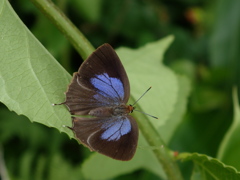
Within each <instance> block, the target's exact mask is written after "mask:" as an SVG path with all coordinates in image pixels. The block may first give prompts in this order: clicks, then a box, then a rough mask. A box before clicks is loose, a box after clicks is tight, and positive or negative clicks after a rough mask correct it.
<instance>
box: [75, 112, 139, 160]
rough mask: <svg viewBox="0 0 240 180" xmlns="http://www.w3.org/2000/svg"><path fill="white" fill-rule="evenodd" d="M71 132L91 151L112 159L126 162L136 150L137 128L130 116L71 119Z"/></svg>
mask: <svg viewBox="0 0 240 180" xmlns="http://www.w3.org/2000/svg"><path fill="white" fill-rule="evenodd" d="M72 129H73V131H74V133H75V136H76V138H77V139H78V140H80V142H81V143H82V144H84V145H85V146H87V147H88V148H89V149H90V150H92V151H97V152H99V153H101V154H104V155H106V156H109V157H111V158H113V159H117V160H122V161H128V160H130V159H132V157H133V156H134V154H135V151H136V148H137V141H138V126H137V123H136V121H135V119H134V118H133V117H131V116H129V115H128V116H114V117H111V118H83V117H73V128H72Z"/></svg>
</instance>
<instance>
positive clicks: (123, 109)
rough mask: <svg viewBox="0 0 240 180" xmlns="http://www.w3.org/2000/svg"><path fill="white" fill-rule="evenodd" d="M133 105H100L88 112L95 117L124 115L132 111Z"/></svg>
mask: <svg viewBox="0 0 240 180" xmlns="http://www.w3.org/2000/svg"><path fill="white" fill-rule="evenodd" d="M132 110H133V107H132V106H127V105H125V104H120V105H118V106H114V107H99V108H95V109H92V110H91V111H90V112H89V113H88V114H89V115H91V116H95V117H111V116H123V115H127V114H129V113H131V112H132Z"/></svg>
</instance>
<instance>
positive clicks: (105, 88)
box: [90, 73, 124, 100]
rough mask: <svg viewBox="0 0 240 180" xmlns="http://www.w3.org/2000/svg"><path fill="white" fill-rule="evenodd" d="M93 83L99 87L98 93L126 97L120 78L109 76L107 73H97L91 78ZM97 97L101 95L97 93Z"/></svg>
mask: <svg viewBox="0 0 240 180" xmlns="http://www.w3.org/2000/svg"><path fill="white" fill-rule="evenodd" d="M90 82H91V83H92V85H93V86H94V87H95V88H96V89H98V90H99V91H98V93H99V94H101V95H102V96H104V97H108V98H109V97H110V98H118V99H122V100H123V99H124V87H123V83H122V82H121V81H120V79H118V78H113V77H109V76H108V74H107V73H103V74H101V75H96V76H95V77H94V78H91V79H90ZM94 97H95V98H97V99H99V98H100V97H99V96H98V95H97V94H96V95H95V96H94Z"/></svg>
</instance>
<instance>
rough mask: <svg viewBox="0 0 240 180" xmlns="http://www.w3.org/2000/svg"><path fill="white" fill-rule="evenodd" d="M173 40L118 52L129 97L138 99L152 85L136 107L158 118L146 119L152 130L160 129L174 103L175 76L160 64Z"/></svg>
mask: <svg viewBox="0 0 240 180" xmlns="http://www.w3.org/2000/svg"><path fill="white" fill-rule="evenodd" d="M172 41H173V36H168V37H166V38H164V39H161V40H159V41H156V42H153V43H148V44H147V45H145V46H143V47H141V48H139V49H137V50H133V49H129V48H120V49H118V50H117V53H118V55H119V57H120V59H121V61H122V62H123V64H124V67H125V69H126V71H127V74H128V77H129V80H130V84H131V95H132V97H133V98H134V99H135V100H136V99H138V98H139V97H140V96H141V95H142V94H143V93H144V92H145V91H146V90H147V89H148V88H149V87H150V86H152V89H151V90H150V91H149V92H148V93H147V94H146V95H145V96H144V97H143V98H142V99H141V100H140V101H139V102H138V103H137V105H136V106H137V108H138V107H141V109H143V111H144V112H146V113H149V114H152V115H154V116H157V117H158V118H159V120H156V119H153V118H149V120H150V121H151V122H152V123H153V124H154V125H155V127H160V126H161V125H163V124H164V123H165V121H166V120H167V119H168V118H169V117H170V115H171V113H172V112H173V111H174V105H175V103H176V101H177V93H178V82H177V77H176V75H175V74H174V72H173V71H172V70H170V69H169V68H167V67H166V66H164V65H163V63H162V61H163V54H164V52H165V51H166V49H167V48H168V46H169V45H170V43H171V42H172ZM130 103H134V101H132V102H131V101H130ZM136 113H137V112H135V114H136Z"/></svg>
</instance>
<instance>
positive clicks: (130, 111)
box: [128, 104, 135, 113]
mask: <svg viewBox="0 0 240 180" xmlns="http://www.w3.org/2000/svg"><path fill="white" fill-rule="evenodd" d="M134 109H135V107H134V106H133V105H131V104H129V106H128V110H129V113H132V112H133V111H134Z"/></svg>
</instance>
